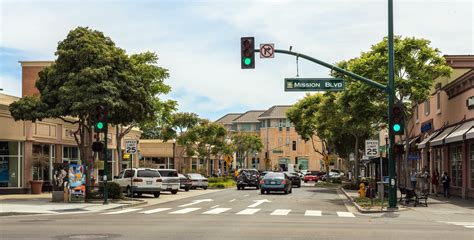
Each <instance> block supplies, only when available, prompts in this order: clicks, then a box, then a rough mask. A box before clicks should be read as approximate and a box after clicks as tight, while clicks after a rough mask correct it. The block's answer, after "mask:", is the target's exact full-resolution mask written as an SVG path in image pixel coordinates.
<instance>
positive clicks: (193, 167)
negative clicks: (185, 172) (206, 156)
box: [191, 159, 198, 171]
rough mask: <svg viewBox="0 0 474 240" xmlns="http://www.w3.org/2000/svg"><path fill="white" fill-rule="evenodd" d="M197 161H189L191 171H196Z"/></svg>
mask: <svg viewBox="0 0 474 240" xmlns="http://www.w3.org/2000/svg"><path fill="white" fill-rule="evenodd" d="M197 161H198V160H197V159H193V160H191V170H193V171H197Z"/></svg>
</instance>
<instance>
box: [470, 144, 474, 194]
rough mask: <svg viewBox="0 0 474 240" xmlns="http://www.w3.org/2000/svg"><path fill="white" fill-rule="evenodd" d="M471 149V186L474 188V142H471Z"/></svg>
mask: <svg viewBox="0 0 474 240" xmlns="http://www.w3.org/2000/svg"><path fill="white" fill-rule="evenodd" d="M469 148H470V149H471V154H470V162H471V171H470V174H471V188H474V143H471V146H470V147H469Z"/></svg>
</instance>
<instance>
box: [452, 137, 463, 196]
mask: <svg viewBox="0 0 474 240" xmlns="http://www.w3.org/2000/svg"><path fill="white" fill-rule="evenodd" d="M450 153H451V157H450V158H451V184H452V186H454V187H461V186H462V146H461V145H454V146H452V147H451V151H450Z"/></svg>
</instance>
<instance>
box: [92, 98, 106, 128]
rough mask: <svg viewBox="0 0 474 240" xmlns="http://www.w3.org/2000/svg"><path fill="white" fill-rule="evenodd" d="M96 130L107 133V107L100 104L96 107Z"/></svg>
mask: <svg viewBox="0 0 474 240" xmlns="http://www.w3.org/2000/svg"><path fill="white" fill-rule="evenodd" d="M95 110H96V115H95V123H94V131H95V132H96V133H105V132H106V131H107V126H108V125H107V115H108V112H107V107H105V106H104V105H98V106H97V107H96V108H95Z"/></svg>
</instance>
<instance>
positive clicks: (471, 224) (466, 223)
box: [440, 221, 474, 228]
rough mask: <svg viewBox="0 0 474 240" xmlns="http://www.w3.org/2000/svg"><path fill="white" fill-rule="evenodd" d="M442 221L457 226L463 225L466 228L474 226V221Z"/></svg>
mask: <svg viewBox="0 0 474 240" xmlns="http://www.w3.org/2000/svg"><path fill="white" fill-rule="evenodd" d="M440 222H441V221H440ZM441 223H447V224H452V225H456V226H463V227H465V228H474V222H441Z"/></svg>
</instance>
